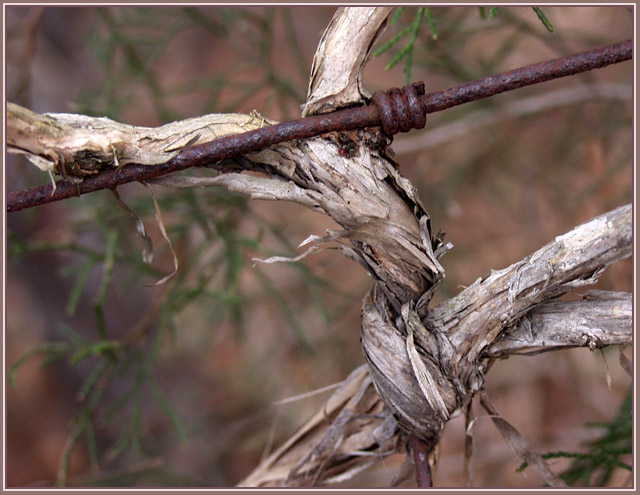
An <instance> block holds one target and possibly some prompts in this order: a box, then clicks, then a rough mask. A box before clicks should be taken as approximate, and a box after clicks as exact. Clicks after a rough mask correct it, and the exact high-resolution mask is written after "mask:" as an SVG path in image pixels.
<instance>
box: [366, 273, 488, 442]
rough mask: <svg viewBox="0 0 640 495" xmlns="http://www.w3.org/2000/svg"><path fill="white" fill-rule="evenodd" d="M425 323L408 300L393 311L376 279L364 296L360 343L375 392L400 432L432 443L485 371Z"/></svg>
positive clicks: (480, 384)
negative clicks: (465, 357) (462, 355)
mask: <svg viewBox="0 0 640 495" xmlns="http://www.w3.org/2000/svg"><path fill="white" fill-rule="evenodd" d="M425 323H426V322H424V321H423V320H421V319H420V317H419V316H418V314H417V312H416V311H415V309H414V306H413V304H412V303H405V304H404V305H403V306H402V311H401V314H400V315H398V314H394V311H393V310H392V309H391V306H390V304H389V300H388V298H387V296H386V294H385V290H384V288H383V286H382V284H380V283H377V284H375V285H374V286H373V287H372V289H371V290H370V291H369V293H368V294H367V296H366V297H365V300H364V301H363V307H362V334H361V336H362V347H363V351H364V356H365V359H366V361H367V364H368V365H369V371H370V375H371V379H372V380H373V383H374V385H375V387H376V390H377V392H378V395H380V398H381V399H382V402H383V403H384V404H385V406H386V407H387V408H388V409H389V410H390V411H391V412H392V413H393V415H394V417H395V419H396V420H397V421H398V424H399V425H400V427H401V428H402V429H403V430H404V431H405V432H407V433H408V434H410V435H414V436H416V437H418V438H420V439H421V440H423V441H424V442H426V443H427V445H431V446H435V445H436V444H437V441H438V438H439V436H440V433H441V431H442V428H443V427H444V424H445V423H446V422H447V421H449V419H451V418H453V417H455V416H457V415H458V414H459V413H460V412H461V411H462V410H463V409H464V407H465V406H466V404H467V403H468V402H469V401H470V400H471V398H472V397H473V395H474V394H475V393H476V392H477V391H478V390H480V389H481V388H482V385H483V381H484V373H483V368H482V367H481V366H479V365H476V364H474V363H468V362H466V360H464V359H459V358H460V356H459V355H458V351H457V349H455V348H454V347H453V345H452V344H451V342H450V341H449V340H448V338H447V336H446V335H445V333H444V332H443V331H441V330H439V329H437V328H432V327H431V326H430V324H428V323H427V325H426V326H425Z"/></svg>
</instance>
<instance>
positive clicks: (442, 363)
mask: <svg viewBox="0 0 640 495" xmlns="http://www.w3.org/2000/svg"><path fill="white" fill-rule="evenodd" d="M389 12H390V9H389V8H387V7H384V8H370V7H357V8H341V9H338V11H337V12H336V15H335V17H334V19H333V20H332V22H331V24H330V25H329V27H328V29H327V31H326V32H325V34H324V36H323V37H322V41H321V43H320V46H319V48H318V51H317V52H316V55H315V57H314V64H313V69H312V75H311V81H310V85H309V94H308V99H307V104H306V106H305V107H304V113H305V114H307V115H308V114H313V113H317V112H325V111H330V110H334V109H336V108H340V107H341V106H344V105H351V104H355V103H358V102H360V101H362V98H363V97H365V96H366V94H365V92H364V89H363V88H362V83H361V75H362V70H363V68H364V65H365V64H366V61H367V59H368V57H369V50H370V48H371V46H372V43H373V42H374V40H375V39H376V38H377V37H378V36H379V35H380V33H381V31H382V29H383V28H384V24H385V22H386V17H387V16H388V15H389ZM345 40H348V43H346V44H345ZM347 49H348V51H345V50H347ZM345 53H348V54H349V55H348V57H346V56H345ZM8 110H9V111H8V123H7V131H8V137H7V143H8V149H9V151H10V152H16V153H23V154H25V155H27V157H28V158H29V159H30V160H32V161H33V162H34V163H35V164H36V165H37V166H39V167H40V168H41V169H43V170H47V171H50V172H58V173H60V172H64V169H65V167H71V166H76V165H74V164H77V158H78V156H90V157H93V158H94V161H95V162H96V164H97V165H96V166H98V165H99V166H100V167H104V166H109V167H117V166H118V165H121V164H124V163H128V162H132V161H134V162H137V163H142V164H145V163H146V164H148V165H150V166H153V164H154V163H160V162H162V161H166V160H168V159H169V158H170V157H171V156H172V155H171V154H172V153H174V152H175V151H177V150H179V149H180V148H181V147H184V146H187V145H190V144H196V143H202V142H206V141H209V140H211V139H215V138H216V137H220V136H223V135H227V134H230V133H238V132H244V131H247V130H250V129H253V128H256V127H259V126H262V125H269V124H270V123H271V122H270V121H267V120H265V119H263V118H259V117H257V116H255V115H237V114H230V115H209V116H204V117H200V118H198V119H189V120H187V121H183V122H174V123H172V124H168V125H167V126H163V127H160V128H157V129H148V128H134V127H132V126H125V125H123V124H119V123H116V122H113V121H110V120H108V119H92V118H89V117H84V116H73V115H67V114H64V115H61V114H57V115H56V114H51V115H44V116H39V115H38V114H33V112H29V111H27V110H25V109H20V108H19V107H16V106H13V105H10V106H9V107H8ZM379 133H380V131H379V130H375V129H368V130H361V131H358V132H356V133H355V149H354V156H349V157H347V156H344V155H342V154H340V153H339V148H338V145H337V144H336V143H335V141H333V140H332V139H330V138H323V137H318V138H313V139H308V140H304V141H300V142H289V143H283V144H280V145H277V146H273V147H270V148H268V149H265V150H262V151H260V152H257V153H251V154H248V155H245V156H243V157H242V158H238V159H235V160H233V161H229V162H228V163H223V164H220V166H219V167H217V169H218V170H219V173H218V174H217V175H215V176H212V177H188V176H182V175H181V176H180V177H178V176H169V177H164V178H161V179H155V180H154V181H152V182H154V183H156V184H160V185H164V186H168V187H208V186H224V187H228V188H229V189H231V190H233V191H237V192H241V193H243V194H246V195H247V196H249V197H252V198H260V199H271V200H277V201H291V202H295V203H297V204H300V205H303V206H305V207H308V208H311V209H313V210H316V211H319V212H322V213H324V214H326V215H328V216H330V217H331V218H332V219H333V220H335V221H336V223H337V224H338V225H339V226H340V229H336V230H332V231H328V232H326V233H325V235H315V236H311V237H310V238H309V239H308V245H309V246H308V251H307V252H309V253H310V252H313V251H314V250H315V249H317V248H319V247H321V246H322V245H324V244H327V243H334V244H335V243H337V244H338V246H339V248H340V249H341V250H342V252H343V254H345V255H346V256H347V257H349V258H351V259H353V260H355V261H356V262H358V263H359V264H360V265H361V266H362V267H363V268H364V269H365V270H366V271H367V273H369V274H370V275H371V277H372V278H373V280H374V283H373V285H372V287H371V290H370V291H369V292H368V294H367V295H366V297H365V298H364V301H363V306H362V334H361V337H362V345H363V350H364V354H365V360H366V365H364V366H360V367H358V368H356V369H355V370H354V372H353V373H351V375H350V376H349V377H348V378H347V379H345V381H344V382H343V383H342V385H341V386H340V387H339V388H338V389H337V390H336V391H335V392H334V393H333V394H332V396H331V397H330V398H329V400H328V401H327V402H326V403H325V404H324V406H323V407H322V409H321V410H320V411H318V413H317V414H316V415H315V416H314V417H312V418H311V419H309V421H308V422H307V423H305V424H304V425H303V426H302V427H301V428H300V429H299V430H298V431H297V432H296V433H295V434H294V435H293V436H292V437H291V438H290V439H289V441H287V442H286V443H285V444H284V445H282V446H281V447H280V448H278V449H277V450H276V451H274V452H273V453H272V454H271V455H270V456H269V457H268V458H267V459H265V460H264V461H263V462H261V463H260V465H259V466H257V467H256V469H255V470H254V471H253V472H252V473H251V474H250V475H249V476H248V477H247V478H246V479H245V480H243V481H242V483H241V486H254V487H255V486H298V487H299V486H314V485H326V484H331V483H336V482H339V481H343V480H345V479H348V478H349V477H351V476H353V475H354V474H355V473H357V472H359V471H361V470H362V469H365V468H367V467H369V466H370V465H372V464H374V463H376V462H378V461H379V460H381V459H383V458H385V457H386V456H388V455H391V454H393V453H397V452H404V451H405V448H406V447H405V444H406V442H405V440H406V438H407V436H408V435H414V436H416V437H418V438H420V439H421V440H422V441H423V442H425V443H426V444H427V446H428V448H429V450H431V451H433V450H434V449H435V447H436V446H437V444H438V441H439V438H440V433H441V431H442V429H443V428H444V425H445V424H446V423H447V421H448V420H449V419H451V418H452V417H455V416H456V415H458V414H460V413H461V411H464V410H465V409H466V406H467V405H468V404H469V402H470V401H471V399H472V398H473V397H474V395H475V394H476V393H477V392H478V391H480V390H481V389H482V386H483V383H484V379H485V372H486V371H487V363H488V362H489V360H490V359H492V358H496V357H505V356H508V355H510V354H515V353H532V352H542V351H546V350H554V349H557V348H564V347H575V346H583V347H588V348H590V349H595V348H600V347H604V346H607V345H623V344H629V343H630V342H631V335H632V330H631V300H630V296H629V295H625V294H612V293H606V294H603V293H589V294H587V296H586V297H584V298H582V299H581V300H578V301H557V300H555V299H556V298H557V297H558V296H560V295H562V294H565V293H568V292H571V291H574V290H576V289H583V288H585V287H587V286H589V285H591V284H593V283H595V282H596V281H597V279H598V277H599V275H600V274H601V273H602V272H603V271H604V270H605V269H606V267H607V266H609V265H610V264H612V263H614V262H616V261H618V260H621V259H623V258H625V257H628V256H630V254H631V246H632V228H631V206H630V205H627V206H623V207H620V208H618V209H616V210H613V211H611V212H608V213H605V214H603V215H601V216H599V217H597V218H594V219H592V220H590V221H588V222H586V223H584V224H582V225H580V226H578V227H576V228H575V229H574V230H572V231H571V232H568V233H566V234H564V235H562V236H559V237H557V238H556V239H554V240H553V241H551V242H550V243H549V244H547V245H545V246H543V247H542V248H540V249H539V250H537V251H535V252H534V253H533V254H532V255H531V256H528V257H527V258H525V259H523V260H521V261H520V262H518V263H515V264H513V265H511V266H509V267H507V268H504V269H502V270H498V271H493V272H492V273H491V274H489V275H488V276H486V277H485V278H482V279H478V280H477V281H476V282H474V283H473V284H472V285H471V286H470V287H468V288H466V289H465V290H463V291H462V292H461V293H460V294H458V295H457V296H456V297H453V298H451V299H450V300H448V301H446V302H444V303H443V304H440V305H439V306H437V307H434V308H429V306H428V303H429V301H430V299H431V296H432V295H433V292H434V291H435V289H436V288H437V286H438V284H439V283H440V282H441V281H442V279H443V277H444V270H443V268H442V266H441V265H440V263H439V261H438V258H439V257H440V256H442V255H443V254H444V253H445V252H446V251H447V250H448V249H449V248H450V246H449V245H447V244H445V243H444V241H443V239H442V238H440V237H439V236H438V235H435V234H434V233H433V232H432V230H431V221H430V218H429V215H428V213H427V212H426V210H425V209H424V207H423V205H422V203H421V202H420V199H419V197H418V194H417V191H416V190H415V188H414V186H413V185H412V184H411V183H410V182H409V181H408V180H407V179H405V178H404V177H402V175H401V174H400V173H399V171H398V170H397V168H396V165H395V163H393V161H391V160H390V159H389V158H388V157H387V156H386V154H385V153H384V151H381V150H380V149H379V147H377V146H374V145H372V143H376V142H378V143H379V142H380V135H379ZM243 170H251V171H253V172H256V171H258V172H262V175H256V174H252V175H249V174H244V173H242V171H243ZM85 172H86V173H87V174H90V173H93V172H94V169H92V168H87V170H85ZM150 182H151V181H150ZM301 257H302V256H301ZM301 257H297V258H296V259H300V258H301ZM271 261H273V260H271ZM354 338H355V336H354ZM514 445H515V443H514ZM529 454H530V453H527V455H529ZM541 469H543V470H544V469H545V468H544V467H541Z"/></svg>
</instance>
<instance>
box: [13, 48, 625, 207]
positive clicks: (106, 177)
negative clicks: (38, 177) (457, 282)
mask: <svg viewBox="0 0 640 495" xmlns="http://www.w3.org/2000/svg"><path fill="white" fill-rule="evenodd" d="M632 52H633V45H632V40H627V41H624V42H622V43H618V44H615V45H608V46H604V47H601V48H597V49H595V50H591V51H588V52H583V53H578V54H574V55H569V56H567V57H563V58H559V59H554V60H550V61H547V62H542V63H539V64H535V65H529V66H526V67H522V68H520V69H516V70H512V71H509V72H504V73H502V74H498V75H496V76H491V77H485V78H484V79H479V80H477V81H471V82H468V83H464V84H461V85H458V86H454V87H451V88H449V89H445V90H442V91H436V92H434V93H430V94H427V95H425V88H424V83H422V82H418V83H414V84H412V85H410V86H405V87H404V88H402V89H396V88H392V89H390V90H389V91H387V92H386V93H385V92H382V91H378V92H376V93H375V94H374V95H373V98H372V104H371V105H368V106H361V107H355V108H350V109H345V110H339V111H336V112H333V113H329V114H324V115H313V116H310V117H305V118H302V119H298V120H293V121H290V122H283V123H281V124H276V125H271V126H266V127H262V128H260V129H256V130H253V131H249V132H245V133H242V134H236V135H233V136H226V137H223V138H220V139H216V140H214V141H211V142H209V143H205V144H199V145H195V146H191V147H188V148H185V149H183V150H182V151H181V152H180V153H179V154H178V155H177V156H175V157H174V158H172V159H171V160H170V161H168V162H166V163H163V164H160V165H154V166H149V165H137V164H130V165H126V166H124V167H122V168H120V169H115V168H114V169H109V170H105V171H103V172H101V173H100V174H98V175H96V176H94V177H87V178H85V179H84V180H83V182H82V183H80V184H71V183H68V182H66V181H64V180H61V181H59V182H57V183H56V189H55V191H53V185H51V184H47V185H43V186H39V187H35V188H32V189H25V190H22V191H17V192H11V193H9V194H8V195H7V212H14V211H18V210H22V209H24V208H29V207H32V206H37V205H41V204H45V203H50V202H52V201H59V200H61V199H65V198H69V197H72V196H79V195H81V194H86V193H89V192H93V191H97V190H99V189H110V188H114V187H116V186H119V185H121V184H125V183H127V182H133V181H144V180H148V179H152V178H154V177H159V176H162V175H166V174H169V173H172V172H177V171H180V170H184V169H187V168H189V167H195V166H207V165H209V166H211V165H213V164H215V163H216V162H219V161H221V160H224V159H227V158H234V157H237V156H240V155H244V154H246V153H250V152H252V151H259V150H261V149H263V148H266V147H268V146H271V145H274V144H278V143H282V142H285V141H291V140H293V139H306V138H310V137H314V136H319V135H321V134H325V133H327V132H331V131H343V130H344V131H346V130H351V129H359V128H364V127H373V126H378V125H382V128H383V130H384V131H385V133H386V134H387V135H389V136H391V135H393V134H395V133H397V132H407V131H409V130H410V129H421V128H423V127H424V126H425V123H426V114H428V113H434V112H439V111H440V110H444V109H446V108H451V107H453V106H456V105H461V104H463V103H468V102H471V101H475V100H478V99H481V98H487V97H489V96H493V95H496V94H498V93H503V92H505V91H511V90H513V89H517V88H522V87H524V86H529V85H531V84H537V83H540V82H544V81H548V80H550V79H556V78H559V77H565V76H570V75H573V74H578V73H580V72H585V71H589V70H593V69H598V68H601V67H605V66H607V65H611V64H616V63H619V62H623V61H625V60H630V59H631V57H632Z"/></svg>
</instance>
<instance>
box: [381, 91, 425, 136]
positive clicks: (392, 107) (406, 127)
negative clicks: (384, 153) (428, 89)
mask: <svg viewBox="0 0 640 495" xmlns="http://www.w3.org/2000/svg"><path fill="white" fill-rule="evenodd" d="M424 94H425V86H424V83H423V82H422V81H420V82H415V83H413V84H411V85H409V86H404V87H403V88H402V89H398V88H391V89H389V90H388V91H386V92H385V91H376V92H375V93H374V94H373V98H372V101H373V104H374V105H375V106H376V108H377V109H378V114H379V115H380V120H381V122H382V128H383V129H384V132H385V134H387V135H388V136H393V135H394V134H397V133H398V132H408V131H410V130H411V129H422V128H423V127H424V126H425V125H426V123H427V111H426V107H425V105H424V101H423V96H424Z"/></svg>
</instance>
